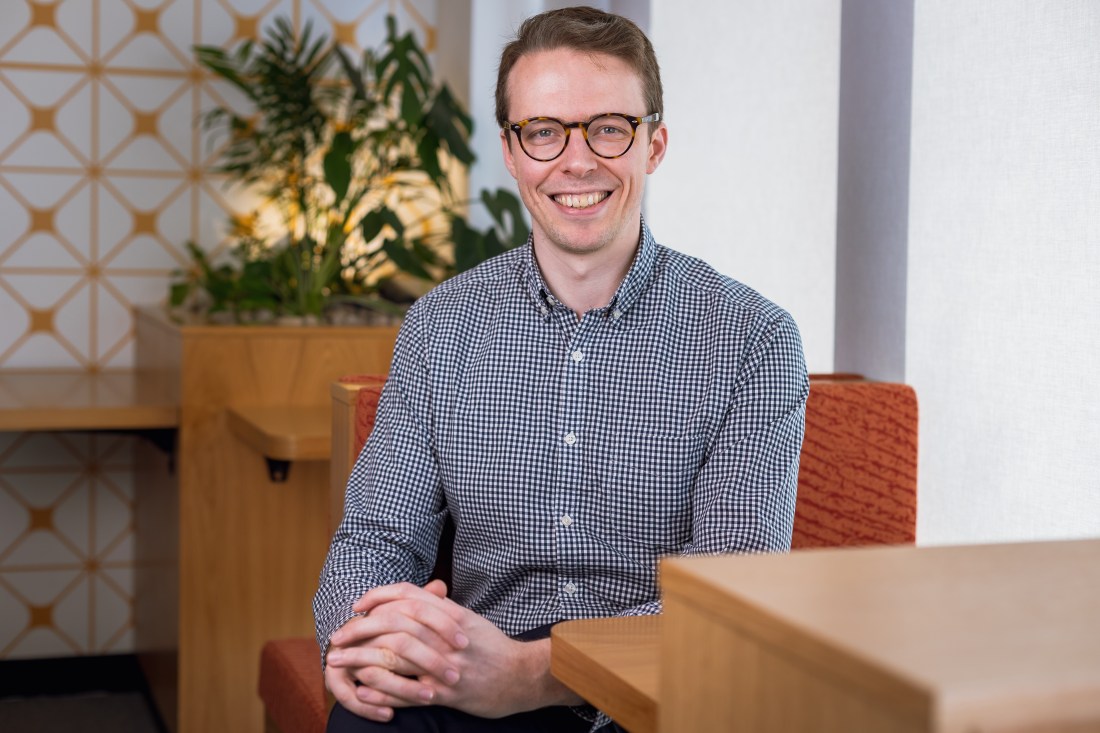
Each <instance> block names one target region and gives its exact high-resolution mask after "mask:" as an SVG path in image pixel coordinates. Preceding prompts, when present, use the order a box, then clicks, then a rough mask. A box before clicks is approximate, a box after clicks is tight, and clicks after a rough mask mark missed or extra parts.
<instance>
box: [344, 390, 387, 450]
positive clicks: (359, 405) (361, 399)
mask: <svg viewBox="0 0 1100 733" xmlns="http://www.w3.org/2000/svg"><path fill="white" fill-rule="evenodd" d="M340 381H341V382H343V383H345V384H361V385H363V386H362V387H361V388H360V389H359V391H358V392H356V393H355V452H356V453H358V452H359V451H361V450H363V445H364V444H365V443H366V442H367V438H369V437H370V431H371V430H373V429H374V418H375V415H377V414H378V398H379V397H381V396H382V386H383V385H384V384H385V383H386V378H385V377H384V376H379V375H377V374H366V375H363V376H360V377H344V378H343V379H341V380H340Z"/></svg>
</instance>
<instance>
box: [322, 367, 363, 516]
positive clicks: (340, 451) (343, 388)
mask: <svg viewBox="0 0 1100 733" xmlns="http://www.w3.org/2000/svg"><path fill="white" fill-rule="evenodd" d="M360 386H361V385H359V384H354V383H351V384H349V383H344V382H333V383H332V386H331V390H330V394H331V395H332V416H331V419H332V459H331V463H330V465H329V500H328V523H329V536H330V537H331V536H332V535H333V534H335V533H336V528H337V527H338V526H339V525H340V520H341V519H342V518H343V515H344V493H345V492H346V490H347V483H348V476H350V475H351V469H352V466H354V465H355V458H356V456H357V455H358V454H359V448H358V442H357V441H356V439H355V404H356V403H355V395H356V393H357V392H358V391H359V388H360Z"/></svg>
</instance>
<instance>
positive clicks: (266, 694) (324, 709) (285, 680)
mask: <svg viewBox="0 0 1100 733" xmlns="http://www.w3.org/2000/svg"><path fill="white" fill-rule="evenodd" d="M317 654H318V652H317V642H316V641H315V640H314V639H312V638H310V637H302V638H300V639H279V640H277V641H269V642H267V643H266V644H264V647H263V649H262V650H261V651H260V698H261V699H262V700H263V701H264V711H265V712H266V714H267V717H268V719H269V720H270V721H272V722H273V723H274V724H275V726H276V727H277V728H278V730H280V731H282V732H283V733H324V731H325V725H326V723H327V721H328V711H329V708H330V707H331V705H330V703H329V701H328V697H327V696H326V694H325V682H324V678H323V677H322V676H321V667H320V662H319V661H318V657H317Z"/></svg>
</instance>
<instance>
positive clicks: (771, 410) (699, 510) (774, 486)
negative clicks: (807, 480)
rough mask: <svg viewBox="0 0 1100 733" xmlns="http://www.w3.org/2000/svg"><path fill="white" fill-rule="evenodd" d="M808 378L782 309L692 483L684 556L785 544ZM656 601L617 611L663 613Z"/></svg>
mask: <svg viewBox="0 0 1100 733" xmlns="http://www.w3.org/2000/svg"><path fill="white" fill-rule="evenodd" d="M809 389H810V387H809V379H808V376H807V373H806V362H805V357H804V355H803V351H802V339H801V337H800V336H799V333H798V327H797V326H796V325H795V323H794V320H793V319H792V318H791V317H790V315H788V314H786V313H783V314H782V315H781V316H780V317H779V318H777V319H775V320H773V321H772V322H770V323H768V324H767V325H766V326H765V327H764V328H762V329H761V330H760V333H759V335H758V337H757V338H756V339H755V340H754V341H752V342H751V343H750V346H749V348H748V350H747V353H746V356H745V358H744V359H743V360H742V362H741V367H740V369H739V370H738V373H737V378H736V381H735V383H734V389H733V395H732V399H731V402H730V405H729V408H728V410H727V412H726V416H725V419H724V421H723V424H722V427H721V429H720V431H719V433H718V435H717V437H716V439H715V441H714V442H713V443H712V447H711V449H710V451H709V455H708V458H707V459H706V462H705V463H704V464H703V466H702V468H701V469H700V471H699V473H698V474H697V475H696V478H695V481H694V485H693V507H694V508H693V515H692V532H691V540H690V542H689V543H688V544H687V545H686V546H685V547H684V549H683V551H682V552H681V555H682V556H691V555H714V554H725V553H737V552H786V551H789V550H790V549H791V535H792V532H793V530H794V511H795V498H796V494H797V490H798V459H799V454H800V453H801V450H802V437H803V434H804V432H805V423H806V398H807V396H808V395H809ZM661 611H662V604H661V601H660V600H659V599H657V600H652V601H647V602H645V603H641V604H639V605H636V606H633V607H631V608H628V609H624V610H623V611H622V612H621V613H620V615H622V616H644V615H653V614H658V613H661Z"/></svg>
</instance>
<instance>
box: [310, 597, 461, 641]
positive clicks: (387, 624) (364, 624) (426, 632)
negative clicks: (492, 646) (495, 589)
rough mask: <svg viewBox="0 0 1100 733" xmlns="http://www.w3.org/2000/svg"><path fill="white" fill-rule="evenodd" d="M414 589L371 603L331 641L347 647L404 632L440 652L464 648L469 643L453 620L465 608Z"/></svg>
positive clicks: (457, 623)
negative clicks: (410, 593) (405, 594)
mask: <svg viewBox="0 0 1100 733" xmlns="http://www.w3.org/2000/svg"><path fill="white" fill-rule="evenodd" d="M416 590H417V591H418V593H417V594H416V595H414V596H412V597H411V598H399V599H397V600H392V601H387V602H385V603H382V604H376V605H374V606H373V607H372V609H371V612H370V613H368V614H367V615H366V616H360V617H359V618H357V619H353V620H351V621H349V622H348V623H347V624H345V625H344V626H343V627H342V628H341V629H339V630H338V631H337V632H336V633H335V634H333V635H332V639H331V641H332V643H333V644H336V645H341V646H346V645H349V644H355V643H359V642H362V641H365V640H367V639H369V638H371V637H373V636H378V635H381V634H388V633H398V632H404V633H407V634H411V635H413V636H416V637H417V638H419V639H420V640H421V641H423V642H424V643H426V644H430V645H432V646H436V647H438V648H439V650H440V651H441V652H445V651H448V650H449V649H456V650H458V649H465V648H466V646H468V645H469V643H470V642H469V639H468V638H467V636H466V634H465V633H464V631H463V629H462V625H461V623H460V622H459V620H458V619H456V616H457V617H458V618H461V617H462V615H463V614H464V613H466V611H465V609H462V608H461V607H460V606H458V605H457V604H454V603H452V602H450V601H446V600H443V599H439V598H437V597H436V596H434V595H432V594H431V593H426V592H424V590H423V589H421V588H417V589H416ZM444 604H445V605H444ZM454 609H458V612H455V611H454ZM430 634H434V635H435V636H434V638H433V637H432V636H431V635H430ZM437 639H438V642H442V643H438V642H437Z"/></svg>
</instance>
